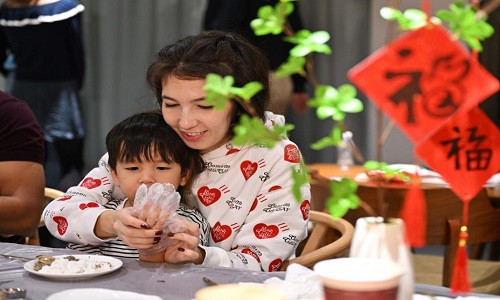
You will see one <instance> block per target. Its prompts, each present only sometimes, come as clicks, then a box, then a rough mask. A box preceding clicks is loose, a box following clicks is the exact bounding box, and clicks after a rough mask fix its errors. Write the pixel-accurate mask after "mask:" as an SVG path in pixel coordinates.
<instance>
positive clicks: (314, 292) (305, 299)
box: [240, 264, 324, 300]
mask: <svg viewBox="0 0 500 300" xmlns="http://www.w3.org/2000/svg"><path fill="white" fill-rule="evenodd" d="M240 284H256V283H243V282H242V283H240ZM263 285H265V286H269V287H273V288H277V289H281V290H284V291H285V292H286V295H287V300H323V299H324V293H323V284H322V283H321V277H320V276H319V275H318V274H316V273H315V272H314V271H313V270H311V269H308V268H306V267H304V266H302V265H299V264H291V265H289V266H288V268H287V269H286V274H285V279H284V280H283V279H280V278H277V277H272V278H269V279H267V280H266V281H264V283H263Z"/></svg>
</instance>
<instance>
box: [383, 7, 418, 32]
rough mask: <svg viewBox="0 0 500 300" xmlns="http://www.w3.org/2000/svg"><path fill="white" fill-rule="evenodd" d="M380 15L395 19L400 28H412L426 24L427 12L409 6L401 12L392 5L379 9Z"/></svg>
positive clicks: (387, 18)
mask: <svg viewBox="0 0 500 300" xmlns="http://www.w3.org/2000/svg"><path fill="white" fill-rule="evenodd" d="M380 15H381V16H382V18H384V19H386V20H390V21H392V20H394V21H397V22H398V24H399V27H400V28H401V29H402V30H414V29H417V28H420V27H422V26H425V24H427V14H426V13H425V12H423V11H421V10H419V9H414V8H410V9H407V10H405V11H404V13H403V12H401V11H400V10H398V9H396V8H392V7H383V8H382V9H380Z"/></svg>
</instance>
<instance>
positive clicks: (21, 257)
mask: <svg viewBox="0 0 500 300" xmlns="http://www.w3.org/2000/svg"><path fill="white" fill-rule="evenodd" d="M0 256H2V257H5V258H8V259H17V260H27V261H29V260H34V258H31V257H24V256H16V255H9V254H0Z"/></svg>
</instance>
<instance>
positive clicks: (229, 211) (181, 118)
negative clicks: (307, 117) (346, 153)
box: [44, 31, 311, 272]
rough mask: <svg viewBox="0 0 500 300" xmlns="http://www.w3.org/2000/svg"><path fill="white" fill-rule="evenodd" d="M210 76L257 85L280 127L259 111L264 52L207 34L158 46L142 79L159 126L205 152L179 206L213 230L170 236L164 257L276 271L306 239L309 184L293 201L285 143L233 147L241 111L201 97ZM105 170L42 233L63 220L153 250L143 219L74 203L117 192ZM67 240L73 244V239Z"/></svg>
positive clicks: (60, 204)
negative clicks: (204, 240) (205, 237)
mask: <svg viewBox="0 0 500 300" xmlns="http://www.w3.org/2000/svg"><path fill="white" fill-rule="evenodd" d="M210 73H215V74H219V75H220V76H232V77H233V78H234V81H235V82H234V85H235V86H237V87H242V86H244V85H245V84H247V83H249V82H252V81H258V82H261V83H263V85H264V88H263V90H262V91H260V92H258V93H257V94H256V95H254V96H253V97H252V99H251V103H252V106H253V108H254V110H255V112H256V115H257V117H258V118H260V119H261V120H262V122H263V123H264V124H265V125H266V126H268V127H272V126H273V125H274V124H281V125H284V122H285V120H284V118H283V117H282V116H276V115H274V114H272V113H270V112H266V108H267V105H268V102H269V86H268V84H267V83H268V82H269V67H268V62H267V59H266V57H265V56H264V54H263V53H262V51H260V50H259V49H258V48H257V47H255V46H254V45H253V44H251V43H250V42H249V41H247V40H246V39H244V38H243V37H242V36H240V35H238V34H234V33H229V32H222V31H204V32H202V33H200V34H198V35H196V36H189V37H186V38H184V39H182V40H179V41H177V42H176V43H174V44H171V45H167V46H165V47H164V48H162V49H160V51H159V52H158V54H157V58H156V60H155V61H154V62H153V64H152V65H151V66H150V67H149V69H148V73H147V80H148V83H149V84H150V86H151V88H152V90H153V91H154V94H155V97H156V100H157V103H158V105H159V106H160V107H161V110H162V114H163V118H164V120H165V122H166V123H167V124H168V125H170V126H171V127H172V128H173V129H174V130H175V132H176V133H177V134H178V135H179V136H180V138H181V139H182V140H183V141H184V143H185V144H186V145H187V146H188V147H189V148H192V149H195V150H198V151H199V153H200V154H201V155H202V158H203V160H204V162H205V170H204V171H203V172H202V173H201V174H200V175H199V176H198V177H197V178H196V180H195V181H194V182H193V185H192V187H191V189H190V191H189V193H188V194H187V196H186V197H185V202H186V203H187V205H188V206H192V207H197V208H198V209H199V210H200V212H201V213H202V215H203V216H204V217H205V218H206V219H207V221H208V223H209V224H210V226H211V233H210V237H209V246H203V245H200V240H199V235H198V233H197V232H194V231H188V233H184V232H182V233H176V234H174V235H173V236H169V237H167V239H169V240H170V241H171V242H172V243H171V245H170V246H169V247H168V248H167V249H166V251H165V256H164V260H165V261H166V262H168V263H195V264H202V265H204V266H221V267H229V268H240V269H249V270H256V271H262V270H263V271H266V272H267V271H269V272H270V271H276V270H278V269H279V267H280V265H281V263H282V262H283V261H285V260H287V259H289V258H291V257H293V256H294V253H295V249H296V247H297V245H298V244H299V243H300V241H302V240H303V239H305V237H306V236H307V224H308V221H309V204H310V199H311V193H310V185H309V184H304V185H302V187H301V189H300V192H301V197H300V199H298V200H297V199H295V197H294V196H293V194H292V187H293V184H294V182H295V181H294V179H293V174H294V172H300V170H301V164H302V163H303V162H302V157H301V154H300V150H299V149H298V147H297V146H296V145H295V144H294V143H293V142H291V141H290V140H288V139H286V138H285V137H284V138H283V139H282V140H280V141H277V143H276V145H275V146H274V147H273V148H268V147H266V146H265V145H261V144H254V143H250V142H248V143H246V144H245V145H235V144H234V143H233V126H234V125H235V124H236V123H238V122H239V119H240V117H241V116H242V115H243V114H247V112H246V110H245V109H244V108H243V106H241V105H240V104H239V102H238V101H236V100H234V99H228V101H226V103H225V107H224V108H223V109H222V110H220V109H216V108H215V107H214V105H213V104H210V103H207V102H206V101H205V98H206V96H207V94H206V92H205V91H204V86H205V82H206V81H205V78H206V76H207V75H208V74H210ZM293 171H294V172H293ZM107 174H109V172H108V170H107V168H106V157H104V158H103V161H101V163H100V164H99V166H98V167H97V168H94V169H93V170H92V171H90V173H89V174H88V175H87V178H86V179H85V182H82V183H81V184H80V185H79V186H77V187H72V188H70V189H69V190H68V193H72V194H79V195H81V196H79V197H73V198H71V199H67V200H65V201H57V200H56V201H52V202H51V203H49V205H48V206H47V208H46V209H45V212H44V219H45V223H46V224H49V225H48V228H49V230H51V232H53V233H54V232H55V231H56V230H58V228H62V230H65V228H66V227H67V225H68V223H66V222H61V221H60V220H62V219H63V218H64V219H66V220H68V221H69V220H70V219H71V220H70V221H71V222H72V223H73V224H85V226H81V228H79V235H80V236H81V237H82V238H83V242H84V243H90V244H92V243H99V242H100V241H102V239H112V238H116V237H119V238H120V239H121V240H123V241H124V242H125V243H126V244H127V245H129V246H131V247H134V248H137V249H148V248H151V247H153V246H154V244H153V243H154V242H155V241H156V240H155V238H156V237H158V235H157V234H156V233H155V230H153V229H147V228H143V227H144V226H143V225H144V221H143V220H141V219H139V218H137V217H135V216H134V215H132V214H131V213H130V211H127V210H124V209H121V210H111V209H106V208H105V207H103V206H102V205H99V206H98V207H95V208H92V209H85V210H83V211H81V210H80V208H79V206H80V205H82V204H84V203H86V202H89V201H90V200H93V201H96V202H103V201H105V200H103V198H105V197H109V198H110V199H112V198H116V197H115V196H116V195H120V194H122V191H121V189H120V187H118V186H117V185H116V182H115V181H114V180H111V179H110V178H109V176H107ZM101 179H105V181H104V182H103V181H101ZM101 184H104V185H105V189H106V190H107V191H108V192H106V193H105V194H103V193H99V192H97V193H96V192H95V188H96V187H97V186H99V185H101ZM62 208H64V209H62ZM61 209H62V210H61ZM58 222H59V223H58ZM56 224H57V226H55V225H56ZM92 224H94V225H93V226H92ZM141 226H142V227H141ZM68 228H69V227H68ZM68 240H71V241H79V238H78V237H77V236H76V235H74V234H73V235H70V236H69V237H68ZM146 241H147V242H146Z"/></svg>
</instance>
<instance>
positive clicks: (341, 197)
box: [326, 178, 361, 218]
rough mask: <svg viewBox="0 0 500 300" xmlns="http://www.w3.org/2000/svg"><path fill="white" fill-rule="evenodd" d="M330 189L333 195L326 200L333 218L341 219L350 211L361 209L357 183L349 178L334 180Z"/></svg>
mask: <svg viewBox="0 0 500 300" xmlns="http://www.w3.org/2000/svg"><path fill="white" fill-rule="evenodd" d="M330 188H331V191H332V193H331V196H330V197H328V199H326V207H327V208H328V211H329V213H330V214H331V215H332V216H333V217H336V218H341V217H343V216H344V215H345V214H346V213H347V211H348V210H349V209H356V208H358V207H359V203H360V202H361V200H360V199H359V197H358V195H357V194H356V190H357V188H358V184H357V183H356V182H354V181H352V180H350V179H347V178H342V180H341V181H337V180H332V181H331V183H330Z"/></svg>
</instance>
